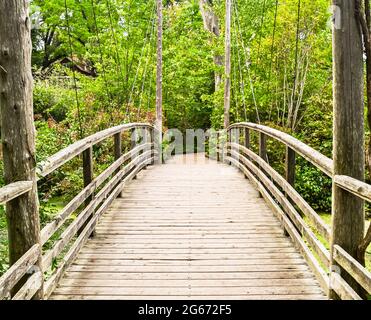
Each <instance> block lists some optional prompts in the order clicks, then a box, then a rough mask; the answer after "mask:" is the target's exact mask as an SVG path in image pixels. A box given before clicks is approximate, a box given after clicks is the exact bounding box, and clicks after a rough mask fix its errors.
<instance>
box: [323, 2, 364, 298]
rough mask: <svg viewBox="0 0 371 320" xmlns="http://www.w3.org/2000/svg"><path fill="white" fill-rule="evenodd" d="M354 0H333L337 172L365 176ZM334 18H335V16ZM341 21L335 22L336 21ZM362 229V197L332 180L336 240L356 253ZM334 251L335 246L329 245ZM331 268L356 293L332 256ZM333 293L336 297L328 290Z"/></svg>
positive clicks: (360, 51) (360, 60) (360, 53)
mask: <svg viewBox="0 0 371 320" xmlns="http://www.w3.org/2000/svg"><path fill="white" fill-rule="evenodd" d="M355 3H356V1H348V0H334V1H333V4H334V5H336V6H337V7H338V8H339V12H340V18H341V21H338V22H339V23H341V29H338V28H333V73H334V85H333V89H334V93H333V96H334V134H333V137H334V138H333V139H334V143H333V158H334V175H349V176H351V177H353V178H356V179H358V180H361V181H363V180H364V174H365V171H364V160H365V159H364V111H363V110H364V101H363V100H364V99H363V95H364V91H363V67H364V63H363V45H362V36H361V32H360V27H359V22H358V21H357V19H356V14H355ZM335 18H336V17H335ZM336 24H337V21H335V25H336ZM363 233H364V201H363V200H361V199H359V198H358V197H356V196H353V195H351V194H350V193H349V192H347V191H344V190H342V189H341V188H339V187H337V186H336V185H335V183H333V196H332V243H331V245H332V246H331V247H333V245H334V244H337V245H339V246H341V247H342V248H344V249H345V250H346V251H347V252H348V253H349V254H350V255H351V256H353V257H354V258H357V247H358V245H359V244H360V242H361V240H362V239H363ZM331 251H332V250H331ZM331 269H332V270H333V271H335V272H336V271H337V270H340V271H341V276H342V277H343V278H344V279H345V280H346V281H347V282H348V284H349V285H351V286H352V287H353V289H354V290H356V291H357V292H361V290H360V288H359V286H358V285H357V284H356V282H355V281H354V280H353V279H352V278H351V277H350V276H349V275H348V274H346V272H345V271H344V270H341V268H339V266H338V265H337V264H336V262H335V261H334V259H333V253H332V252H331ZM330 297H331V298H337V297H336V294H335V292H334V291H330Z"/></svg>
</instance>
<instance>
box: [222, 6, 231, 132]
mask: <svg viewBox="0 0 371 320" xmlns="http://www.w3.org/2000/svg"><path fill="white" fill-rule="evenodd" d="M225 6H226V14H225V85H224V128H225V129H227V128H228V127H229V111H230V108H231V14H232V0H226V1H225Z"/></svg>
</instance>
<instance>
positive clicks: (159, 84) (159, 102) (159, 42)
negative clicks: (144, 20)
mask: <svg viewBox="0 0 371 320" xmlns="http://www.w3.org/2000/svg"><path fill="white" fill-rule="evenodd" d="M157 16H158V17H157V21H158V22H157V79H156V129H157V130H158V132H157V139H156V140H157V148H158V152H159V154H158V157H159V160H158V162H159V163H161V162H162V22H163V21H162V0H157Z"/></svg>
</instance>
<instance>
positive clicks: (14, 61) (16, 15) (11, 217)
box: [0, 0, 41, 298]
mask: <svg viewBox="0 0 371 320" xmlns="http://www.w3.org/2000/svg"><path fill="white" fill-rule="evenodd" d="M0 30H1V37H0V66H1V68H0V90H1V92H0V105H1V134H2V145H3V156H4V172H5V174H4V175H5V182H6V183H7V184H9V183H12V182H15V181H21V180H28V181H33V182H34V186H33V189H32V191H30V192H29V193H27V194H25V195H23V196H21V197H19V198H17V199H15V200H12V201H10V202H9V203H8V204H7V205H6V215H7V222H8V236H9V255H10V258H9V259H10V264H14V263H15V262H16V261H17V260H18V259H19V258H20V257H21V256H22V255H23V254H24V253H25V252H26V251H28V250H29V249H30V248H31V247H32V246H33V245H34V244H36V243H40V223H39V205H38V197H37V184H36V174H35V168H36V159H35V127H34V123H33V106H32V82H33V80H32V75H31V51H32V45H31V25H30V19H29V15H28V1H24V0H13V1H1V2H0ZM40 254H41V253H40ZM39 262H40V259H39ZM39 266H40V264H39ZM37 298H41V290H40V291H39V293H38V294H37Z"/></svg>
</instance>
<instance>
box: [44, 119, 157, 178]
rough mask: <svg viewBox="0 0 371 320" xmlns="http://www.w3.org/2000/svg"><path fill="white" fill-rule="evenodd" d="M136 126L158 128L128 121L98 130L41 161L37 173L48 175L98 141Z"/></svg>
mask: <svg viewBox="0 0 371 320" xmlns="http://www.w3.org/2000/svg"><path fill="white" fill-rule="evenodd" d="M136 128H148V129H151V130H156V129H155V127H153V126H151V125H150V124H147V123H128V124H123V125H119V126H116V127H113V128H109V129H106V130H103V131H100V132H97V133H95V134H93V135H91V136H89V137H86V138H84V139H82V140H79V141H77V142H75V143H73V144H71V145H70V146H68V147H67V148H65V149H63V150H61V151H59V152H57V153H56V154H54V155H52V156H51V157H49V158H48V159H46V160H44V161H42V162H41V163H39V164H38V166H37V175H38V176H39V177H46V176H47V175H48V174H50V173H52V172H53V171H54V170H56V169H58V168H59V167H61V166H62V165H64V164H65V163H66V162H68V161H70V160H71V159H73V158H74V157H76V156H78V155H80V154H81V153H82V152H83V151H85V150H87V149H88V148H91V147H92V146H94V145H96V144H97V143H99V142H101V141H103V140H105V139H107V138H110V137H112V136H114V135H116V134H117V133H121V132H124V131H128V130H131V129H136Z"/></svg>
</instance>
